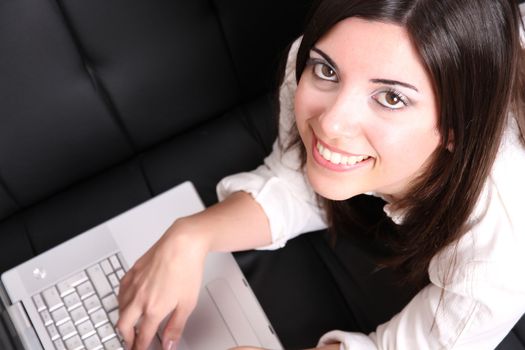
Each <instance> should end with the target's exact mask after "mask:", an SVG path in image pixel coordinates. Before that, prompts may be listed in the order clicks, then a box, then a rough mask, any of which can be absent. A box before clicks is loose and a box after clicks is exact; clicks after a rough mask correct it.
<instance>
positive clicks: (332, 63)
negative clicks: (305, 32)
mask: <svg viewBox="0 0 525 350" xmlns="http://www.w3.org/2000/svg"><path fill="white" fill-rule="evenodd" d="M312 51H314V52H317V53H318V54H319V55H321V56H322V57H323V58H324V59H325V60H326V62H328V64H329V65H330V66H332V68H333V69H334V70H335V71H339V69H338V68H337V64H335V62H334V61H333V60H332V59H331V58H330V56H328V55H327V54H326V53H324V52H323V51H322V50H321V49H319V48H317V47H312Z"/></svg>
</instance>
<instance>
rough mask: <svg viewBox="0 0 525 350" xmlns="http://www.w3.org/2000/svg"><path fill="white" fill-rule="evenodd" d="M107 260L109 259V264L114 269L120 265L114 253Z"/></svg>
mask: <svg viewBox="0 0 525 350" xmlns="http://www.w3.org/2000/svg"><path fill="white" fill-rule="evenodd" d="M109 261H111V265H113V268H114V269H115V270H118V269H120V268H121V266H120V261H118V258H117V256H116V255H113V256H112V257H110V258H109Z"/></svg>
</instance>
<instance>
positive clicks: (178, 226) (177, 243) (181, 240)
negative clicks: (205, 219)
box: [167, 216, 213, 256]
mask: <svg viewBox="0 0 525 350" xmlns="http://www.w3.org/2000/svg"><path fill="white" fill-rule="evenodd" d="M167 235H168V236H169V237H168V239H169V240H171V241H172V242H171V243H172V246H173V247H184V249H189V250H191V251H192V252H193V253H200V254H202V255H203V256H206V255H207V254H208V253H209V252H210V250H211V246H212V237H213V235H212V233H211V231H210V230H208V229H206V227H203V225H202V224H201V223H200V220H199V219H197V218H195V217H193V216H188V217H183V218H179V219H177V220H175V222H174V223H173V224H172V225H171V226H170V228H169V229H168V232H167Z"/></svg>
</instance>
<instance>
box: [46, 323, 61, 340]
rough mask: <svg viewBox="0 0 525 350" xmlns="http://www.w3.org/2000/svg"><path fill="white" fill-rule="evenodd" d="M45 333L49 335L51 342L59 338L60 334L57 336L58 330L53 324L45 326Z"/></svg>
mask: <svg viewBox="0 0 525 350" xmlns="http://www.w3.org/2000/svg"><path fill="white" fill-rule="evenodd" d="M47 333H49V337H50V338H51V340H55V339H57V338H59V337H60V334H58V329H57V327H56V326H55V325H54V324H50V325H49V326H47Z"/></svg>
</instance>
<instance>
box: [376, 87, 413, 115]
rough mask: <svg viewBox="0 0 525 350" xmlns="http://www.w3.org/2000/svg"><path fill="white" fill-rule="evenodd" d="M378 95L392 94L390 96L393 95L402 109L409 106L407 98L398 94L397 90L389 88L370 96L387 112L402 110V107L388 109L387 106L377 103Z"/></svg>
mask: <svg viewBox="0 0 525 350" xmlns="http://www.w3.org/2000/svg"><path fill="white" fill-rule="evenodd" d="M379 94H392V95H394V98H396V99H398V100H399V101H400V102H401V103H402V104H403V106H404V107H407V106H408V105H409V100H408V98H407V97H406V96H405V95H403V94H402V93H401V92H399V91H398V90H396V89H393V88H390V89H387V90H384V91H379V92H378V93H376V94H374V95H373V96H372V98H373V99H374V101H375V102H376V103H377V104H378V105H380V106H381V107H383V108H386V109H387V110H389V111H396V110H398V109H402V108H403V107H398V108H393V107H388V106H387V105H384V104H383V103H381V102H379V100H378V97H377V96H378V95H379Z"/></svg>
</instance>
